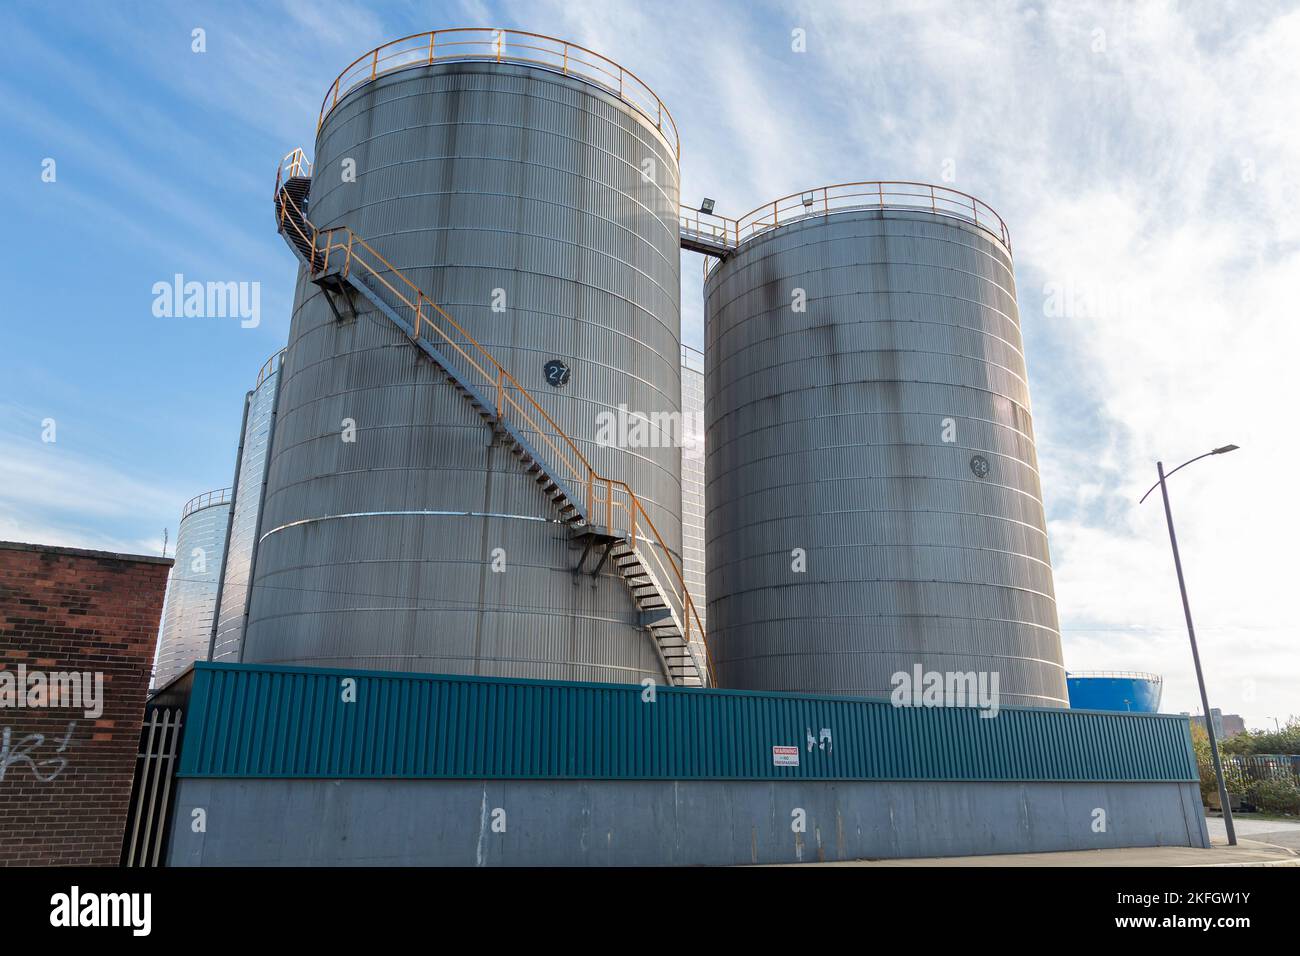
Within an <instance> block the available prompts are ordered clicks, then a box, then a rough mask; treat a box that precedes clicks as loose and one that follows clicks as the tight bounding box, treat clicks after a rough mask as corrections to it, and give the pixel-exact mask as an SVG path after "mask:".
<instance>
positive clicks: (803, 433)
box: [705, 210, 1066, 707]
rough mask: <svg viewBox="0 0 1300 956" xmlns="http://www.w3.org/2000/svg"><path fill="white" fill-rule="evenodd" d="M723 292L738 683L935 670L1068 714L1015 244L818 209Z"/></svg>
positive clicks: (890, 215)
mask: <svg viewBox="0 0 1300 956" xmlns="http://www.w3.org/2000/svg"><path fill="white" fill-rule="evenodd" d="M796 289H803V290H805V293H806V296H807V308H806V311H803V312H796V311H794V310H793V309H792V307H791V306H792V301H793V299H792V297H793V295H794V293H795V290H796ZM705 295H706V333H707V342H708V347H707V348H706V350H705V353H706V357H707V370H706V386H707V388H708V435H707V442H708V448H709V458H708V463H707V485H706V488H707V494H708V500H709V508H710V511H709V527H708V548H707V564H708V594H709V622H710V629H709V636H710V643H711V645H712V647H713V657H714V662H715V665H716V667H717V670H718V675H719V681H720V683H721V684H722V686H726V687H740V688H750V689H755V690H781V691H799V692H812V693H835V694H853V695H858V694H860V695H864V696H887V695H888V694H889V693H890V691H891V689H892V687H893V685H892V683H891V675H893V674H895V673H897V672H900V671H903V672H907V673H909V674H910V673H912V670H913V668H914V666H915V665H916V664H918V663H919V664H921V665H922V666H923V668H924V669H925V670H926V671H940V672H947V671H977V672H997V673H998V675H999V682H1000V692H1001V699H1002V700H1003V701H1004V702H1007V703H1012V704H1026V705H1035V706H1061V707H1064V706H1066V687H1065V672H1064V669H1063V667H1062V665H1061V645H1060V634H1059V631H1058V624H1057V615H1056V605H1055V597H1054V591H1053V586H1052V572H1051V565H1050V563H1049V557H1048V549H1047V533H1046V524H1045V519H1044V513H1043V505H1042V492H1041V489H1040V486H1039V478H1038V467H1037V457H1036V454H1035V451H1034V439H1033V428H1032V425H1031V421H1030V411H1029V390H1028V386H1027V382H1026V375H1025V361H1024V356H1023V345H1022V341H1021V335H1020V326H1019V314H1018V310H1017V307H1016V298H1015V283H1014V279H1013V276H1012V263H1011V258H1010V255H1009V254H1008V253H1007V251H1006V250H1005V249H1004V248H1003V247H1002V245H1001V244H1000V243H998V242H997V241H996V240H994V239H993V238H991V237H990V236H988V235H987V234H986V233H985V232H983V231H982V230H980V229H978V228H976V227H974V226H972V225H967V224H964V223H962V222H960V221H958V220H956V219H954V218H949V217H944V216H936V215H931V214H928V213H912V212H897V211H885V212H881V211H865V210H864V211H849V212H843V213H837V214H833V215H830V216H818V217H814V218H808V219H804V220H800V221H797V222H794V223H791V224H789V225H784V226H782V227H780V228H778V229H774V230H770V231H768V232H765V233H762V234H760V235H759V236H757V237H756V238H754V239H752V240H750V241H749V242H746V243H745V244H744V245H743V246H742V247H741V248H740V249H739V250H738V251H737V252H736V253H735V254H734V255H733V256H731V257H730V258H728V259H727V260H726V261H724V262H722V263H721V264H720V265H719V266H718V267H717V268H715V269H714V270H713V271H712V272H711V273H710V275H709V278H708V281H707V283H706V290H705ZM949 420H951V424H952V426H953V427H954V428H955V434H949V435H948V436H947V437H949V438H955V440H953V441H944V437H945V435H944V430H945V425H946V424H948V422H949ZM976 455H979V456H981V457H982V458H984V459H986V460H987V462H988V463H989V470H988V472H987V475H986V476H985V477H982V478H981V477H979V476H977V475H976V474H975V472H974V470H973V469H972V464H971V462H972V458H973V457H974V456H976ZM796 548H802V549H804V550H805V552H806V555H807V570H806V571H804V572H802V573H800V572H797V571H795V570H794V569H793V564H792V562H793V560H794V558H792V551H793V550H794V549H796Z"/></svg>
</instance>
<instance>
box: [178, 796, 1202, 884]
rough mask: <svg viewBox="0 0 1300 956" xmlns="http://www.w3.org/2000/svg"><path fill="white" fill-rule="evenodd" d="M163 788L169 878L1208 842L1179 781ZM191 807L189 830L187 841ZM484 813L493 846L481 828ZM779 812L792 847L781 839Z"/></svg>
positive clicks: (1196, 807) (1194, 799)
mask: <svg viewBox="0 0 1300 956" xmlns="http://www.w3.org/2000/svg"><path fill="white" fill-rule="evenodd" d="M179 783H180V787H179V790H178V792H177V802H176V828H175V831H174V835H173V837H172V845H171V847H170V849H169V855H168V860H169V865H171V866H239V865H253V866H258V865H262V866H277V865H278V866H291V865H303V866H328V865H392V866H407V865H440V866H476V865H477V866H496V865H507V866H509V865H513V866H656V865H677V866H683V865H730V864H747V863H795V862H810V861H818V860H847V859H862V858H881V857H909V856H910V857H916V856H955V855H969V854H985V853H1022V852H1045V851H1051V850H1079V849H1107V848H1113V847H1124V846H1195V847H1205V846H1208V845H1209V840H1208V836H1207V833H1206V829H1205V820H1204V818H1203V816H1202V813H1201V804H1200V797H1199V794H1198V793H1197V786H1196V784H1195V783H1066V784H1062V783H1023V782H1009V783H958V782H954V783H932V782H921V781H895V782H881V781H848V782H846V781H781V782H770V781H755V780H727V781H722V780H711V781H671V780H667V781H665V780H638V781H622V780H591V781H573V780H455V781H450V780H312V779H254V780H247V779H245V780H235V779H197V778H190V779H183V780H181V781H180V782H179ZM196 807H203V808H205V809H206V811H207V829H206V832H205V833H194V832H192V829H191V827H190V821H191V819H192V811H193V810H194V808H196ZM498 808H500V809H501V810H504V813H505V832H504V833H500V832H494V831H493V820H494V818H499V817H500V815H499V814H497V813H495V811H496V810H497V809H498ZM795 808H802V809H803V810H804V811H806V828H805V831H804V832H803V833H795V832H793V831H792V829H791V821H792V819H793V817H792V811H793V810H794V809H795ZM1096 808H1101V809H1103V810H1105V811H1106V831H1105V832H1103V833H1098V832H1094V831H1093V820H1094V811H1095V810H1096Z"/></svg>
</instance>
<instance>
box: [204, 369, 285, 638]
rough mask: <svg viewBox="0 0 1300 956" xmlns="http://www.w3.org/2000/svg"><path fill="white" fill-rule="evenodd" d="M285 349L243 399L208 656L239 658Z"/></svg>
mask: <svg viewBox="0 0 1300 956" xmlns="http://www.w3.org/2000/svg"><path fill="white" fill-rule="evenodd" d="M283 356H284V353H283V352H281V353H280V354H279V355H277V356H275V357H274V358H272V359H271V361H270V363H268V365H267V366H265V368H267V372H266V374H265V375H264V376H263V378H262V380H261V382H259V383H258V384H257V386H256V387H255V388H254V389H253V390H252V391H250V392H249V393H248V395H247V397H246V398H245V402H246V414H245V417H244V437H243V441H242V442H240V460H239V469H238V471H239V477H238V480H237V482H236V484H235V504H234V515H233V516H232V517H231V519H230V540H229V541H228V542H227V543H226V567H225V571H224V572H223V573H222V576H221V596H220V599H219V606H218V611H217V622H216V628H215V632H214V637H213V641H212V658H211V659H212V660H214V661H237V660H239V649H240V645H241V644H242V643H243V637H244V613H245V611H246V610H247V603H248V580H249V574H250V572H251V571H252V568H253V544H254V541H255V540H256V537H257V526H258V519H259V518H260V517H261V514H262V495H263V492H264V491H265V487H266V465H267V453H268V452H269V451H270V443H271V427H272V423H273V419H274V416H275V396H276V393H277V390H278V388H279V385H280V362H281V360H282V359H283Z"/></svg>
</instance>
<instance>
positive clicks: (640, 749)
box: [180, 664, 1196, 781]
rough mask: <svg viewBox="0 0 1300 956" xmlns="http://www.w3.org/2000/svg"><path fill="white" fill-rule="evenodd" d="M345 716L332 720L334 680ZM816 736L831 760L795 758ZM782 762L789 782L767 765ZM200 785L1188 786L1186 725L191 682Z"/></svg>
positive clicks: (820, 753)
mask: <svg viewBox="0 0 1300 956" xmlns="http://www.w3.org/2000/svg"><path fill="white" fill-rule="evenodd" d="M345 677H350V678H352V679H354V680H355V689H356V699H355V701H354V702H352V703H343V702H342V693H341V687H342V680H343V678H345ZM823 728H824V729H826V730H829V731H830V733H831V742H830V746H829V747H821V746H820V745H814V746H812V747H809V746H808V745H807V737H808V735H809V734H813V735H816V736H818V737H820V733H821V730H822V729H823ZM774 746H777V747H796V748H798V752H799V763H798V765H797V766H784V765H782V766H777V765H775V764H774V763H773V759H772V748H773V747H774ZM180 772H181V774H182V775H183V776H200V777H326V778H349V777H351V778H356V777H407V778H457V777H460V778H465V777H478V778H547V777H550V778H589V779H592V778H595V779H669V780H674V779H680V780H685V779H753V780H969V781H978V780H1026V781H1027V780H1062V781H1065V780H1077V781H1105V780H1115V781H1119V780H1170V781H1172V780H1182V781H1191V780H1195V779H1196V761H1195V757H1194V755H1193V752H1192V742H1191V735H1190V733H1189V730H1188V721H1187V718H1186V717H1173V716H1160V715H1154V714H1102V713H1093V712H1089V711H1071V710H1061V709H1036V708H1007V709H1003V710H1001V711H999V712H998V714H997V716H995V717H992V718H986V717H981V716H980V711H979V710H977V709H975V708H967V707H894V706H892V705H891V704H890V703H889V702H888V701H880V700H850V699H843V698H840V699H836V698H830V697H812V696H794V695H778V694H759V693H747V692H743V691H723V690H698V689H684V688H660V689H659V691H658V693H657V695H656V699H655V701H654V702H651V703H647V702H646V701H645V700H644V699H643V695H642V688H641V687H640V686H637V685H632V686H618V685H612V684H601V685H596V684H580V683H561V682H542V681H518V680H501V679H490V678H472V677H442V676H429V675H411V674H395V673H391V672H387V673H366V672H364V671H323V670H319V669H299V668H283V667H256V666H249V665H230V664H202V665H199V667H197V668H196V671H195V681H194V691H193V696H192V697H191V701H190V707H189V710H188V712H187V715H186V731H185V742H184V748H183V752H182V754H181V766H180Z"/></svg>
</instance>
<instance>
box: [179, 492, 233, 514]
mask: <svg viewBox="0 0 1300 956" xmlns="http://www.w3.org/2000/svg"><path fill="white" fill-rule="evenodd" d="M233 490H234V489H233V488H215V489H213V490H212V491H205V492H203V494H201V495H195V496H194V497H193V498H191V499H190V500H189V501H187V502H185V507H184V508H182V509H181V520H182V521H184V520H185V519H186V518H188V517H189V516H190V515H192V514H193V513H194V512H196V511H202V510H203V509H204V508H211V507H212V506H214V505H224V504H229V503H230V499H231V494H230V493H231V492H232V491H233Z"/></svg>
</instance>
